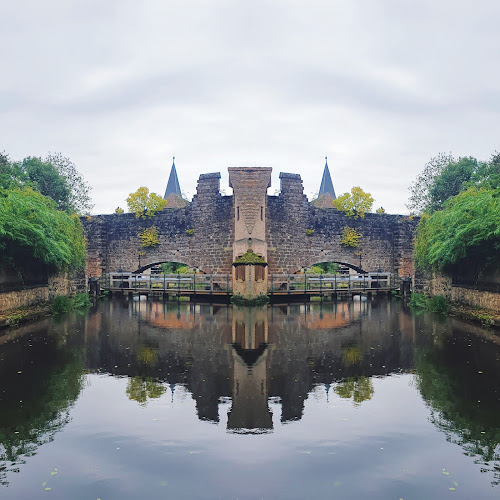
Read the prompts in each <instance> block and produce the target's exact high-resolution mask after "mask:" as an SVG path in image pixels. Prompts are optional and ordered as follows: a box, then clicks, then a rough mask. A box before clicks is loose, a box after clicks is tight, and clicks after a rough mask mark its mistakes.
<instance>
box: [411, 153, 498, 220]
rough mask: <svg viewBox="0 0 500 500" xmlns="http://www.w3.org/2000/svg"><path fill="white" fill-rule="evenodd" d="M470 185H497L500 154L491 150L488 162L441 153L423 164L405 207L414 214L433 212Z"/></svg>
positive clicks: (496, 186) (484, 186)
mask: <svg viewBox="0 0 500 500" xmlns="http://www.w3.org/2000/svg"><path fill="white" fill-rule="evenodd" d="M470 187H477V188H484V189H498V188H500V153H494V154H493V155H492V157H491V158H490V159H489V160H488V161H478V160H476V158H473V157H464V158H458V159H455V158H454V157H453V156H452V155H451V154H443V153H440V154H439V155H438V156H437V157H435V158H432V159H431V160H430V161H429V162H428V163H427V164H426V165H425V168H424V170H423V171H422V173H421V174H419V176H418V177H417V179H416V180H415V182H413V183H412V185H411V186H410V199H409V201H408V203H407V205H406V206H407V208H408V209H409V210H410V212H412V213H415V214H421V213H424V212H428V213H432V212H433V211H435V210H441V209H442V208H443V206H444V203H445V202H446V200H448V199H449V198H451V197H453V196H456V195H457V194H459V193H460V192H462V191H465V190H467V189H469V188H470Z"/></svg>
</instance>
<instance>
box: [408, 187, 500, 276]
mask: <svg viewBox="0 0 500 500" xmlns="http://www.w3.org/2000/svg"><path fill="white" fill-rule="evenodd" d="M499 221H500V189H495V190H492V189H477V188H470V189H468V190H467V191H464V192H462V193H460V194H459V195H457V196H455V197H453V198H450V199H449V200H448V201H447V202H445V204H444V208H443V210H440V211H438V212H434V213H433V214H432V215H428V214H424V215H423V216H422V218H421V219H420V223H419V226H418V232H417V239H416V246H415V259H416V264H417V266H418V267H419V268H420V269H431V270H436V271H445V272H449V271H453V270H454V269H456V268H458V267H460V266H461V265H465V266H468V265H469V264H470V262H474V263H480V264H481V265H482V267H486V266H488V265H490V264H498V263H500V224H499Z"/></svg>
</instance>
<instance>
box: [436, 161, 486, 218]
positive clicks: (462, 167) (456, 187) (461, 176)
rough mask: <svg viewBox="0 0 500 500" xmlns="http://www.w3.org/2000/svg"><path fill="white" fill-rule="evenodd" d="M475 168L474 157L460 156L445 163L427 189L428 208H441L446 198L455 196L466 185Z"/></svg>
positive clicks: (476, 166)
mask: <svg viewBox="0 0 500 500" xmlns="http://www.w3.org/2000/svg"><path fill="white" fill-rule="evenodd" d="M477 168H478V163H477V160H476V159H475V158H460V159H459V160H458V161H455V162H451V163H449V164H448V165H446V166H445V167H444V169H443V171H442V172H441V173H440V174H439V175H438V176H437V177H436V178H435V179H434V182H433V184H432V186H431V187H430V189H429V198H430V199H429V206H428V209H429V210H430V211H431V212H432V211H435V210H441V208H443V203H444V202H445V201H446V200H448V199H449V198H451V197H452V196H456V195H457V194H458V193H460V192H461V191H462V190H463V189H464V188H465V187H466V185H467V183H468V182H469V181H470V180H471V178H472V176H473V174H474V172H476V171H477Z"/></svg>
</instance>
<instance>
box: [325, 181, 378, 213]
mask: <svg viewBox="0 0 500 500" xmlns="http://www.w3.org/2000/svg"><path fill="white" fill-rule="evenodd" d="M373 201H374V200H373V197H372V195H371V194H370V193H366V192H365V191H363V190H362V189H361V188H360V187H353V188H352V189H351V192H350V193H344V194H341V195H340V196H339V197H338V198H337V199H335V200H333V201H332V203H333V206H334V207H335V208H336V209H337V210H340V211H341V212H344V214H345V215H347V217H352V216H353V215H354V218H355V219H357V218H358V217H364V216H365V214H366V213H367V212H370V211H371V209H372V205H373Z"/></svg>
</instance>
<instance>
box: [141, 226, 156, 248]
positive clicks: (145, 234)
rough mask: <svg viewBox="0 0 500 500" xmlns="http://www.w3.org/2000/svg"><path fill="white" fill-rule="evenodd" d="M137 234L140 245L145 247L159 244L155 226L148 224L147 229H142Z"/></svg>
mask: <svg viewBox="0 0 500 500" xmlns="http://www.w3.org/2000/svg"><path fill="white" fill-rule="evenodd" d="M138 236H139V239H140V240H141V245H142V246H143V247H145V248H147V247H156V246H158V245H159V244H160V240H159V238H158V230H157V229H156V227H155V226H150V227H148V228H147V229H144V231H141V232H140V233H139V234H138Z"/></svg>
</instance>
